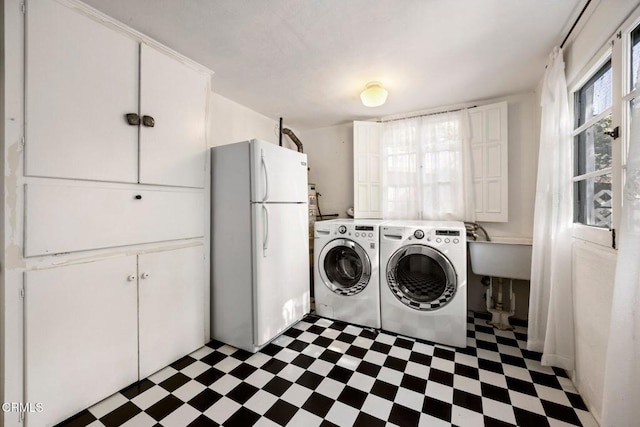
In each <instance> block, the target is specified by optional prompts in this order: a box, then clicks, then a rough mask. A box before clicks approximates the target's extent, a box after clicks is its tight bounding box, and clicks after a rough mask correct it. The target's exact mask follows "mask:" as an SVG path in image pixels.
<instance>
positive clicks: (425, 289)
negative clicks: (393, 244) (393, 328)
mask: <svg viewBox="0 0 640 427" xmlns="http://www.w3.org/2000/svg"><path fill="white" fill-rule="evenodd" d="M387 284H388V285H389V288H390V289H391V292H392V293H393V295H394V296H395V297H396V298H397V299H398V300H399V301H400V302H401V303H403V304H404V305H406V306H407V307H411V308H413V309H415V310H422V311H433V310H438V309H439V308H442V307H444V306H445V305H447V304H448V303H449V302H450V301H451V300H452V299H453V297H454V295H455V293H456V289H457V276H456V271H455V269H454V268H453V265H452V264H451V261H449V259H448V258H447V257H446V256H444V254H442V252H440V251H438V250H437V249H434V248H431V247H429V246H423V245H409V246H404V247H402V248H400V249H398V250H397V251H396V252H394V254H393V255H392V256H391V258H390V259H389V262H388V263H387Z"/></svg>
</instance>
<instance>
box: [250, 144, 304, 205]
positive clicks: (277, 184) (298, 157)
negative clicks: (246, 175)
mask: <svg viewBox="0 0 640 427" xmlns="http://www.w3.org/2000/svg"><path fill="white" fill-rule="evenodd" d="M251 166H252V168H251V170H252V175H251V201H252V202H304V203H307V200H308V197H309V196H308V194H309V193H308V192H309V188H308V187H307V155H306V154H303V153H298V152H297V151H293V150H290V149H288V148H284V147H280V146H278V145H275V144H271V143H269V142H265V141H261V140H257V139H256V140H253V141H252V144H251Z"/></svg>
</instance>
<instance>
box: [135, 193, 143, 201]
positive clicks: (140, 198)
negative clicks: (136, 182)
mask: <svg viewBox="0 0 640 427" xmlns="http://www.w3.org/2000/svg"><path fill="white" fill-rule="evenodd" d="M134 199H136V200H142V195H141V194H136V195H135V197H134Z"/></svg>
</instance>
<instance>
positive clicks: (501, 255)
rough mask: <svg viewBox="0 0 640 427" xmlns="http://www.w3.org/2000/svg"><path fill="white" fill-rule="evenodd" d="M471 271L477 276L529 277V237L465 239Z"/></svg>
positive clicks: (523, 278)
mask: <svg viewBox="0 0 640 427" xmlns="http://www.w3.org/2000/svg"><path fill="white" fill-rule="evenodd" d="M467 242H468V243H469V256H470V258H471V271H473V273H474V274H477V275H478V276H490V277H502V278H505V279H520V280H530V279H531V239H528V238H523V237H492V238H491V241H486V240H467Z"/></svg>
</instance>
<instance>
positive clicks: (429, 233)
mask: <svg viewBox="0 0 640 427" xmlns="http://www.w3.org/2000/svg"><path fill="white" fill-rule="evenodd" d="M461 233H462V232H461V231H460V230H446V229H435V228H434V229H420V228H418V229H415V230H413V232H412V233H411V234H409V237H408V239H409V240H420V241H423V242H424V243H427V244H431V245H433V244H454V245H458V244H460V243H461V242H462V243H464V242H465V238H464V237H462V234H461Z"/></svg>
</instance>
